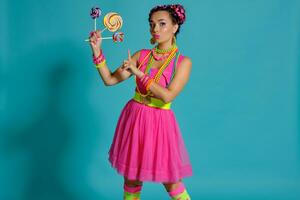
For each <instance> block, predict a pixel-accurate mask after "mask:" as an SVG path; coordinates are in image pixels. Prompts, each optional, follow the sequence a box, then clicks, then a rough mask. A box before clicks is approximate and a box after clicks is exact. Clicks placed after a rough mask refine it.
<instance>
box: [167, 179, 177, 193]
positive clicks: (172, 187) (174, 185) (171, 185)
mask: <svg viewBox="0 0 300 200" xmlns="http://www.w3.org/2000/svg"><path fill="white" fill-rule="evenodd" d="M180 183H181V180H180V181H178V182H176V183H163V185H164V186H165V188H166V190H167V191H168V192H170V191H172V190H175V189H176V188H177V187H178V186H179V184H180Z"/></svg>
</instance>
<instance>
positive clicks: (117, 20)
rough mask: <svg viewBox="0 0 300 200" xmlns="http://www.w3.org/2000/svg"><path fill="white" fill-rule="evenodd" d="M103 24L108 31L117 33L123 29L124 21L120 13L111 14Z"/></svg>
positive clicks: (108, 14)
mask: <svg viewBox="0 0 300 200" xmlns="http://www.w3.org/2000/svg"><path fill="white" fill-rule="evenodd" d="M103 24H104V26H105V29H108V30H109V31H110V32H116V31H117V30H119V29H121V28H122V25H123V20H122V17H121V16H120V15H119V14H118V13H115V12H110V13H107V14H106V15H105V16H104V19H103ZM105 29H103V30H102V31H101V32H103V31H104V30H105Z"/></svg>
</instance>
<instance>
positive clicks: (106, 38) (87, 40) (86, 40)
mask: <svg viewBox="0 0 300 200" xmlns="http://www.w3.org/2000/svg"><path fill="white" fill-rule="evenodd" d="M99 39H101V40H108V39H112V37H103V38H99ZM84 41H85V42H89V41H90V40H89V39H85V40H84Z"/></svg>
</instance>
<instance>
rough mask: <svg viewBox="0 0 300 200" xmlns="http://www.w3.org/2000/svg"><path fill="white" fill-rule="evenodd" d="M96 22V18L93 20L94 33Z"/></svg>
mask: <svg viewBox="0 0 300 200" xmlns="http://www.w3.org/2000/svg"><path fill="white" fill-rule="evenodd" d="M96 21H97V18H95V19H94V30H95V31H96Z"/></svg>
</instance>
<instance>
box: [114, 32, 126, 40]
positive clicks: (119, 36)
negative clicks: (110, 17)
mask: <svg viewBox="0 0 300 200" xmlns="http://www.w3.org/2000/svg"><path fill="white" fill-rule="evenodd" d="M112 39H113V41H114V42H123V40H124V33H123V32H116V33H114V34H113V36H112Z"/></svg>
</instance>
